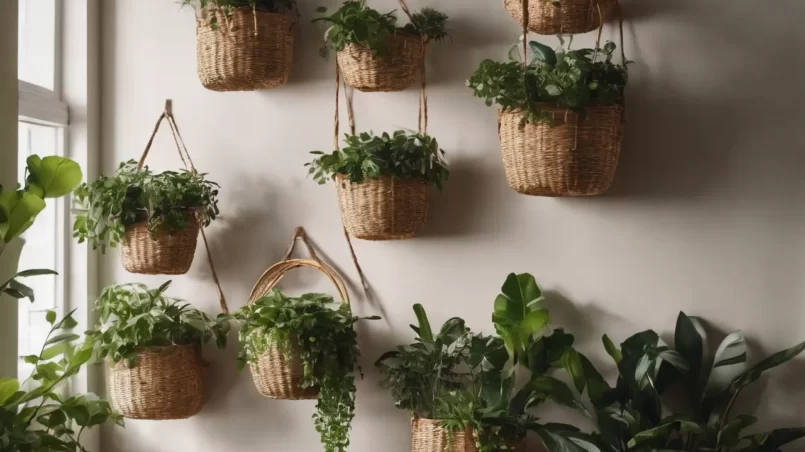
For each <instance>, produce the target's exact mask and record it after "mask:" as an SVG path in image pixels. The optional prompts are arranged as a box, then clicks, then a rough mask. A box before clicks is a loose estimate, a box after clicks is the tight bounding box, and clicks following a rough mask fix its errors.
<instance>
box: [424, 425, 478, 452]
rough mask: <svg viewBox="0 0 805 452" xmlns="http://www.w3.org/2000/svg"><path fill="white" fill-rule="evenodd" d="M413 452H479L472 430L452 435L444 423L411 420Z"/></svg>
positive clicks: (468, 429)
mask: <svg viewBox="0 0 805 452" xmlns="http://www.w3.org/2000/svg"><path fill="white" fill-rule="evenodd" d="M411 452H478V448H477V447H475V440H474V438H473V434H472V429H471V428H469V427H467V429H466V430H464V431H461V432H454V433H450V432H448V431H447V430H445V428H444V427H442V422H441V421H437V420H433V419H421V418H413V419H411Z"/></svg>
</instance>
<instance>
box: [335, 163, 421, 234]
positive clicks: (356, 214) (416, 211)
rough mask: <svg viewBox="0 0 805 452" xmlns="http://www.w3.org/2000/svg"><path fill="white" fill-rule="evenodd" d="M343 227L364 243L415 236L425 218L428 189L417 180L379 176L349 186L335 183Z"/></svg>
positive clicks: (338, 182)
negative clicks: (366, 241)
mask: <svg viewBox="0 0 805 452" xmlns="http://www.w3.org/2000/svg"><path fill="white" fill-rule="evenodd" d="M336 185H337V187H338V198H339V200H340V204H341V215H342V217H343V219H344V227H345V228H346V229H347V232H349V233H350V235H352V236H353V237H356V238H359V239H363V240H396V239H408V238H411V237H413V236H415V235H416V234H417V233H418V232H419V230H420V229H422V226H423V225H424V224H425V221H426V220H427V218H428V208H429V206H430V185H429V184H428V183H427V182H425V181H424V180H419V179H400V178H396V177H392V176H381V177H380V178H378V179H365V180H364V181H363V182H361V183H359V184H358V183H354V182H350V181H349V180H347V179H346V178H345V177H343V176H339V177H338V180H337V184H336Z"/></svg>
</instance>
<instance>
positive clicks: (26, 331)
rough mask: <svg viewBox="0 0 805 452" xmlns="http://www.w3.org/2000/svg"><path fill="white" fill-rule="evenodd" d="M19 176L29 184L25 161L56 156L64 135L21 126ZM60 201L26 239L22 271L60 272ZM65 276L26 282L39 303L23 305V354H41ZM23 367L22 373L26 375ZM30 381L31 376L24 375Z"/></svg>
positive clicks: (38, 219)
mask: <svg viewBox="0 0 805 452" xmlns="http://www.w3.org/2000/svg"><path fill="white" fill-rule="evenodd" d="M18 132H19V151H18V152H19V154H18V156H19V175H18V180H19V181H20V183H24V181H25V176H26V174H25V166H26V164H25V161H26V159H27V158H28V157H29V156H30V155H32V154H38V155H39V156H41V157H45V156H48V155H55V154H58V153H59V150H60V140H61V133H60V130H59V129H58V128H56V127H49V126H41V125H36V124H28V123H24V122H20V123H19V127H18ZM60 202H61V201H60V200H58V199H48V200H47V207H45V210H43V211H42V212H41V213H40V214H39V215H38V216H37V217H36V221H35V222H34V224H33V225H32V226H31V227H30V228H29V229H28V230H27V231H25V233H24V234H23V235H22V238H23V240H25V244H24V246H23V248H22V254H21V256H20V265H19V268H20V270H28V269H34V268H46V269H51V270H56V271H60V270H61V268H60V265H59V262H60V260H61V259H62V256H63V252H62V250H61V247H62V246H63V244H64V240H63V239H62V238H61V234H62V233H63V229H64V227H63V225H62V222H61V220H60V219H61V218H62V217H61V216H60V213H59V207H60ZM60 278H61V276H50V275H48V276H34V277H30V278H25V281H24V282H25V284H26V285H28V286H30V287H31V288H32V289H33V290H34V293H35V295H36V302H35V303H30V302H29V301H27V300H25V301H21V303H20V311H19V348H20V349H19V354H20V355H21V356H23V355H29V354H36V353H38V352H39V347H41V346H42V340H43V338H44V337H45V335H46V334H47V331H48V329H49V325H48V324H47V322H46V320H45V316H44V311H46V310H49V309H55V310H56V311H57V312H58V313H61V311H62V310H61V306H63V304H64V303H63V300H62V299H61V298H62V297H61V293H62V292H61V287H62V283H61V279H60ZM23 370H26V371H27V370H28V369H24V368H23V367H20V373H22V372H23ZM21 376H23V377H27V375H21Z"/></svg>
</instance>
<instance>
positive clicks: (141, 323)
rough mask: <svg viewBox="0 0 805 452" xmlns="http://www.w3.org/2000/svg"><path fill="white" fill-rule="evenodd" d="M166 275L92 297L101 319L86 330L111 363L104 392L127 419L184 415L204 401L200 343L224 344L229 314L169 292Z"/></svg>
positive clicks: (193, 411) (168, 417) (194, 411)
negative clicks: (151, 283) (150, 284)
mask: <svg viewBox="0 0 805 452" xmlns="http://www.w3.org/2000/svg"><path fill="white" fill-rule="evenodd" d="M169 285H170V281H168V282H167V283H165V284H163V285H162V286H161V287H159V288H158V289H155V290H149V289H148V288H147V287H145V286H144V285H142V284H126V285H121V286H112V287H108V288H106V289H104V291H103V293H102V294H101V296H100V297H99V298H98V301H97V302H96V309H97V311H98V312H99V313H100V325H99V327H98V329H97V330H95V331H88V332H87V336H88V338H89V342H88V343H92V344H93V346H94V348H95V351H96V353H97V354H98V356H99V357H100V358H106V360H107V361H108V362H109V364H110V369H109V371H108V372H107V378H108V393H109V397H110V399H111V400H112V403H113V405H114V406H115V408H116V410H117V411H118V412H120V414H122V415H123V416H125V417H127V418H131V419H151V420H166V419H185V418H188V417H191V416H193V415H194V414H196V413H198V412H199V411H200V410H201V407H202V405H203V403H204V379H203V372H202V370H203V369H202V367H203V361H202V358H201V345H202V344H203V343H206V342H209V341H211V340H213V339H215V341H216V343H217V344H218V346H219V347H221V348H223V347H225V346H226V336H227V334H228V333H229V317H228V316H227V315H225V314H222V315H220V316H218V317H217V318H212V317H210V316H209V315H207V314H204V313H202V312H200V311H198V310H196V309H193V308H190V307H189V305H187V304H186V303H184V302H182V301H179V300H175V299H171V298H168V297H166V296H165V295H164V292H165V291H166V290H167V289H168V287H169Z"/></svg>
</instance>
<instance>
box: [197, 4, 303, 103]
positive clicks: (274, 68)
mask: <svg viewBox="0 0 805 452" xmlns="http://www.w3.org/2000/svg"><path fill="white" fill-rule="evenodd" d="M209 14H213V13H209ZM214 14H215V16H216V22H217V29H215V30H214V29H213V28H212V27H211V26H210V24H209V21H208V20H207V19H206V18H203V19H199V21H198V26H197V31H196V40H197V41H198V77H199V79H200V80H201V84H202V85H204V87H205V88H207V89H211V90H213V91H252V90H257V89H271V88H277V87H280V86H282V85H284V84H285V83H286V82H287V81H288V77H289V76H290V74H291V64H292V62H293V47H294V29H295V27H296V21H295V20H294V18H293V16H292V15H289V14H280V13H270V12H266V11H260V10H254V9H252V8H249V7H242V8H235V9H234V10H233V11H232V15H230V16H225V15H224V13H223V12H221V11H220V10H219V11H215V12H214Z"/></svg>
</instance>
